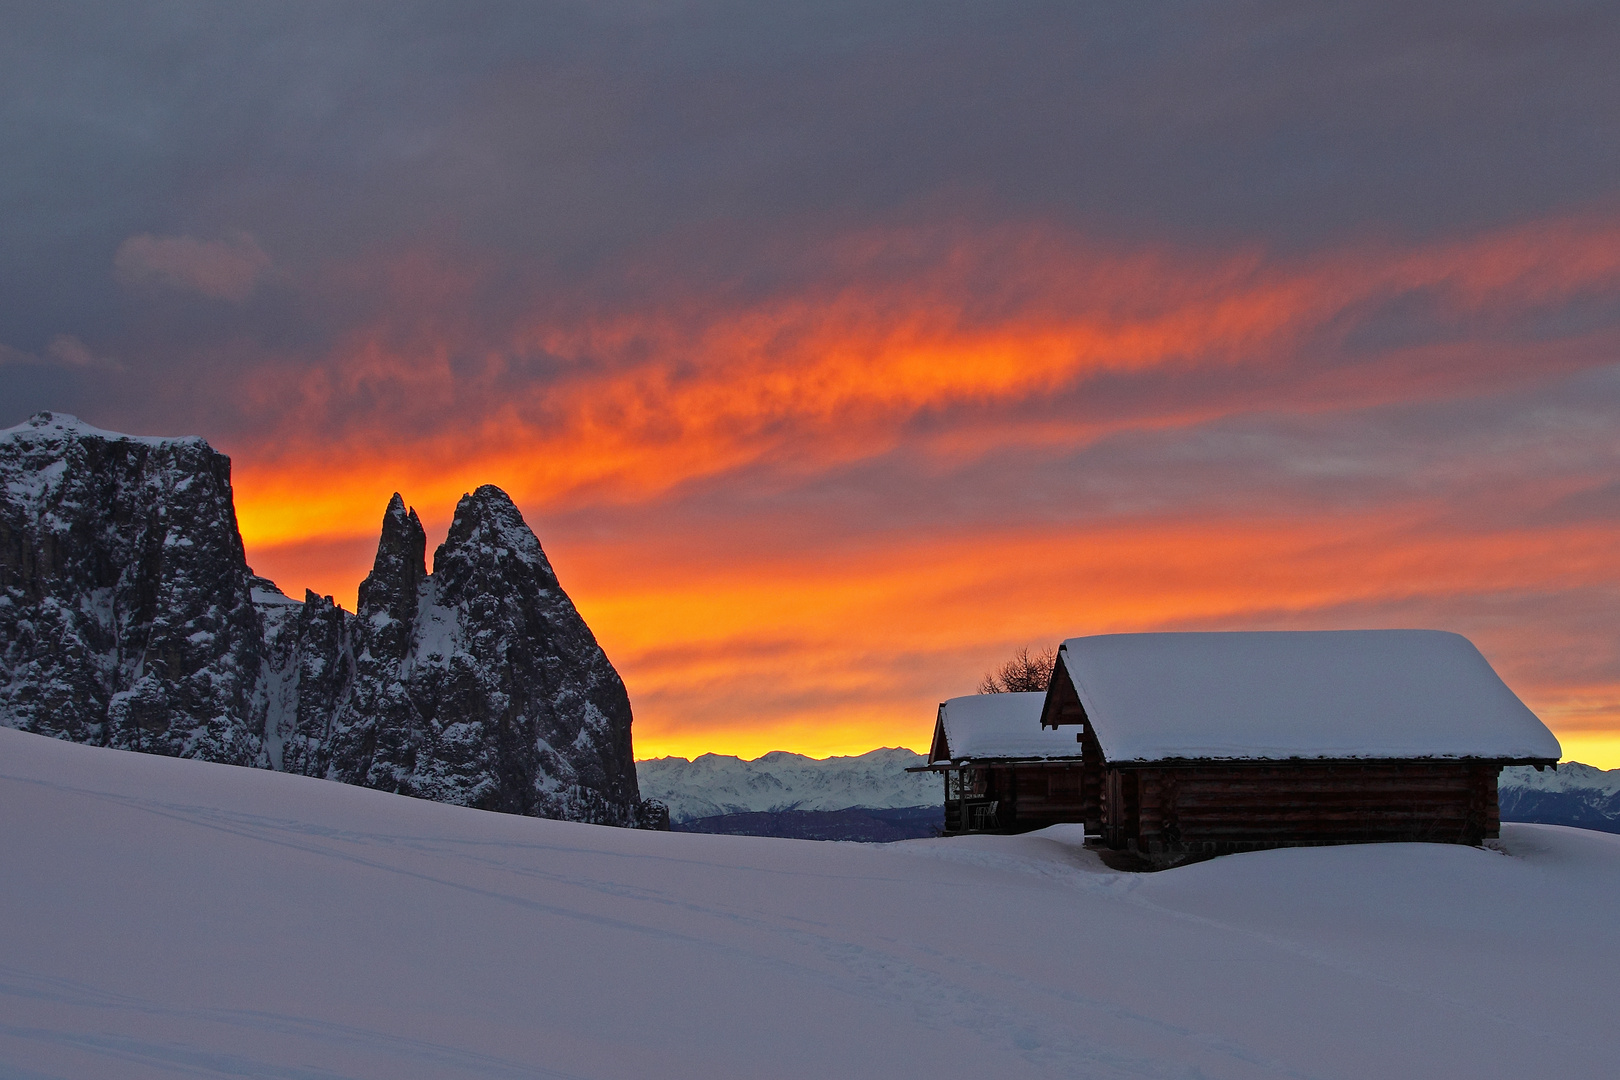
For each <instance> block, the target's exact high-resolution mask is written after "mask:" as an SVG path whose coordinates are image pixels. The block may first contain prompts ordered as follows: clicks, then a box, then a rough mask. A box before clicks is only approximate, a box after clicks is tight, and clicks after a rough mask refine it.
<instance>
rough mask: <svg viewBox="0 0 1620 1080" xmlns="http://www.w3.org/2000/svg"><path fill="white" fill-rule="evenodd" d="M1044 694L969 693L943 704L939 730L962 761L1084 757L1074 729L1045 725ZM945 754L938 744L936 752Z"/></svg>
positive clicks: (953, 754) (953, 756) (950, 756)
mask: <svg viewBox="0 0 1620 1080" xmlns="http://www.w3.org/2000/svg"><path fill="white" fill-rule="evenodd" d="M1045 702H1046V695H1045V694H1043V693H1019V694H969V695H968V696H966V697H954V698H950V699H949V700H947V701H943V702H941V703H940V706H939V721H938V723H939V726H940V727H943V728H944V731H945V742H946V746H947V747H948V748H949V750H950V753H949V754H948V755H946V756H945V757H942V758H940V760H956V759H960V758H1078V757H1079V756H1080V744H1079V743H1078V742H1076V741H1075V737H1074V735H1075V729H1074V728H1068V729H1064V728H1058V729H1056V730H1053V729H1052V728H1043V727H1041V706H1042V705H1043V704H1045ZM938 751H939V746H938V743H937V742H936V743H935V746H934V749H933V750H930V753H931V754H932V753H936V752H938Z"/></svg>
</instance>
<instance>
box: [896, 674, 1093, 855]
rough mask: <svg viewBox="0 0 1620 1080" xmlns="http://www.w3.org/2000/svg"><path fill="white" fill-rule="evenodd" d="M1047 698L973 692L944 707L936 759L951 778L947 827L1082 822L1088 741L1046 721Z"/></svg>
mask: <svg viewBox="0 0 1620 1080" xmlns="http://www.w3.org/2000/svg"><path fill="white" fill-rule="evenodd" d="M1045 701H1046V695H1045V694H1041V693H1032V694H973V695H970V696H968V697H958V698H951V699H950V700H949V701H943V702H941V703H940V706H939V715H938V719H936V720H935V722H934V739H933V742H932V743H931V744H930V746H929V750H928V764H927V765H924V766H921V767H919V768H918V769H916V770H912V771H919V772H937V773H939V774H941V775H942V776H943V777H944V781H945V832H946V834H947V835H951V834H958V833H970V832H1023V831H1026V830H1028V829H1040V828H1044V827H1045V826H1047V825H1053V824H1056V823H1058V822H1060V821H1079V820H1081V810H1082V807H1081V785H1080V765H1081V762H1080V753H1081V747H1080V744H1079V743H1078V742H1077V741H1076V739H1075V738H1074V735H1073V734H1072V733H1070V732H1058V731H1048V730H1046V729H1045V728H1043V727H1042V726H1041V707H1042V705H1043V704H1044V703H1045Z"/></svg>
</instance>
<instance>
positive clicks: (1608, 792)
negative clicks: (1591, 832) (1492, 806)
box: [1498, 761, 1620, 832]
mask: <svg viewBox="0 0 1620 1080" xmlns="http://www.w3.org/2000/svg"><path fill="white" fill-rule="evenodd" d="M1498 793H1499V795H1498V803H1499V804H1500V806H1501V809H1502V820H1503V821H1539V822H1544V823H1547V824H1551V825H1576V826H1579V827H1580V828H1583V829H1600V830H1602V831H1603V832H1620V769H1609V770H1607V771H1605V770H1603V769H1597V768H1593V767H1592V766H1591V765H1582V764H1580V763H1579V762H1576V761H1566V762H1564V763H1563V764H1561V765H1559V766H1558V771H1557V772H1554V771H1553V770H1551V769H1546V770H1543V771H1542V772H1537V771H1536V770H1535V769H1533V768H1531V767H1529V766H1518V767H1515V768H1510V769H1503V770H1502V778H1501V780H1500V781H1499V786H1498Z"/></svg>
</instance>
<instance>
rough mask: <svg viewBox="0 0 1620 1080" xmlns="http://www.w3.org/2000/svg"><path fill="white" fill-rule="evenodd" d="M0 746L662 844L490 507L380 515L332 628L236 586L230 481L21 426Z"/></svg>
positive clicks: (1, 477) (537, 563) (587, 645)
mask: <svg viewBox="0 0 1620 1080" xmlns="http://www.w3.org/2000/svg"><path fill="white" fill-rule="evenodd" d="M0 485H3V487H0V724H5V725H7V726H11V727H19V728H23V729H24V730H28V731H35V732H38V733H41V734H45V735H51V736H54V737H57V738H64V739H70V740H73V741H76V742H88V743H94V744H97V745H104V746H114V747H119V748H124V749H132V750H145V751H149V752H153V753H161V754H169V755H173V756H181V757H197V758H202V759H205V760H209V761H222V762H228V763H231V764H238V765H256V766H259V767H263V768H273V769H280V770H284V771H288V772H297V773H302V774H305V775H310V776H323V777H327V778H329V779H334V780H341V781H343V782H346V783H352V784H363V785H365V786H368V787H376V788H381V789H383V790H387V791H394V792H399V793H401V794H407V795H414V796H417V797H420V798H426V799H434V800H438V801H441V802H450V803H456V804H459V805H464V806H475V807H481V808H484V809H489V810H500V811H505V812H508V813H518V814H530V815H538V816H542V817H556V818H565V819H568V820H580V821H595V822H601V823H604V824H616V825H648V826H653V827H657V826H658V825H659V824H661V817H660V812H661V808H660V807H657V806H656V805H649V804H643V803H642V801H641V799H640V796H639V792H638V790H637V786H636V777H635V767H634V757H633V754H632V751H631V744H630V725H631V717H630V702H629V698H628V696H627V695H626V693H625V689H624V684H623V683H622V682H621V681H620V679H619V677H618V674H617V673H616V672H615V671H614V670H613V666H612V665H611V664H610V663H609V662H608V659H607V657H606V656H605V655H604V654H603V652H602V650H601V648H600V647H599V646H598V645H597V643H596V640H595V638H594V637H593V636H592V635H591V632H590V629H589V628H588V627H587V626H586V625H585V623H584V620H582V619H581V618H580V616H579V614H578V612H577V611H575V609H574V606H573V604H572V603H571V602H570V601H569V599H568V596H567V594H566V593H564V592H563V590H562V587H561V586H560V585H559V584H558V582H557V578H556V575H555V574H554V573H553V571H552V569H551V566H550V564H549V562H548V561H547V560H546V557H545V553H544V552H543V551H542V550H541V548H540V543H539V541H538V540H537V539H536V538H535V536H534V533H533V532H532V531H530V529H529V528H528V526H527V525H526V524H525V523H524V521H523V518H522V515H521V514H520V513H519V512H518V510H517V507H515V506H514V505H513V504H512V502H511V500H510V499H508V498H507V497H506V495H505V493H504V492H502V491H501V490H500V489H498V488H495V487H487V486H486V487H482V488H479V489H478V490H477V491H476V492H474V493H473V494H471V495H468V496H465V497H464V498H463V499H462V500H461V502H460V504H458V506H457V507H456V515H455V520H454V523H453V524H452V525H451V528H450V534H449V537H448V539H447V540H446V541H445V543H444V544H443V545H442V546H441V547H440V548H439V549H438V551H436V552H435V553H434V556H433V573H432V574H431V575H429V574H428V573H427V567H426V560H425V556H426V546H427V538H426V535H425V534H424V532H423V530H422V526H421V523H420V521H418V520H417V517H416V513H415V511H412V510H407V509H406V507H405V505H404V503H403V501H402V500H401V499H400V498H399V496H397V495H396V496H394V499H393V501H391V502H390V503H389V505H388V509H387V511H386V512H385V514H384V516H383V529H382V537H381V540H380V542H379V544H378V548H377V560H376V564H375V566H374V567H373V569H372V572H371V574H370V576H369V577H367V578H366V580H365V582H364V584H362V585H361V587H360V610H359V612H358V613H356V614H354V615H351V614H349V613H347V612H345V611H343V610H342V609H341V608H339V607H337V606H336V605H335V604H333V602H332V600H331V598H330V597H319V596H316V595H314V594H313V593H306V594H305V597H304V600H303V601H302V602H298V601H296V600H293V599H291V598H289V597H286V596H284V595H282V594H281V592H280V590H278V589H277V588H276V587H275V586H274V585H273V584H272V583H270V582H269V581H266V580H265V579H263V578H257V577H255V576H254V575H253V573H252V571H251V570H250V569H249V568H248V566H247V564H246V562H245V560H244V558H243V552H242V542H241V537H240V535H239V534H238V532H237V528H236V515H235V510H234V507H233V504H232V499H231V487H230V461H229V459H227V458H226V457H225V456H224V455H222V454H218V453H216V452H215V451H214V450H212V449H211V448H210V447H209V446H208V445H207V444H206V443H204V442H203V441H202V440H200V439H135V438H130V437H128V436H123V435H117V434H114V433H111V432H103V431H97V430H96V429H94V428H91V427H89V426H87V425H84V424H82V423H79V422H78V421H76V420H74V419H73V418H71V417H62V416H53V415H51V414H49V413H41V414H39V415H38V416H36V417H34V418H33V419H32V420H30V421H28V422H27V423H25V424H22V425H19V426H18V427H16V428H12V429H10V430H9V431H6V432H0Z"/></svg>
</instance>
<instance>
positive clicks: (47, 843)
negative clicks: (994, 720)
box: [0, 730, 1620, 1080]
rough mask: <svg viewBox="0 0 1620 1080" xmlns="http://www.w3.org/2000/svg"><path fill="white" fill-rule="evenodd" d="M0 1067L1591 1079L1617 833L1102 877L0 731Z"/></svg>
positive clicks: (1612, 914)
mask: <svg viewBox="0 0 1620 1080" xmlns="http://www.w3.org/2000/svg"><path fill="white" fill-rule="evenodd" d="M0 815H3V817H0V820H4V821H5V823H6V827H5V829H4V830H0V866H3V867H4V873H3V874H0V1076H5V1077H18V1078H28V1080H35V1078H40V1077H103V1076H117V1077H122V1078H129V1080H149V1078H153V1077H181V1076H184V1077H263V1078H277V1080H317V1078H320V1080H331V1078H334V1077H353V1078H361V1077H366V1078H370V1077H376V1078H388V1080H413V1078H435V1080H459V1078H470V1077H489V1078H502V1080H506V1078H518V1077H547V1078H609V1077H626V1078H629V1077H637V1078H639V1077H658V1078H661V1080H662V1078H668V1080H683V1078H693V1080H696V1078H702V1080H727V1078H750V1080H752V1078H759V1077H770V1078H772V1080H794V1078H799V1077H804V1078H814V1080H826V1078H843V1077H883V1078H895V1077H939V1076H985V1077H990V1076H994V1077H998V1078H1002V1077H1006V1078H1018V1077H1065V1078H1071V1077H1109V1078H1113V1077H1167V1078H1168V1077H1202V1078H1206V1080H1215V1078H1238V1077H1317V1078H1345V1080H1348V1078H1365V1077H1380V1078H1388V1077H1423V1078H1434V1077H1470V1078H1491V1077H1512V1078H1515V1080H1517V1078H1522V1077H1551V1076H1556V1077H1560V1078H1588V1077H1590V1078H1596V1077H1610V1076H1612V1075H1614V1062H1615V1061H1616V1060H1620V1025H1616V1024H1615V1023H1614V1016H1615V1008H1614V1002H1613V994H1612V990H1611V987H1612V984H1613V973H1614V972H1615V971H1616V970H1620V918H1617V917H1616V916H1617V915H1620V901H1617V899H1616V898H1617V897H1620V838H1617V837H1612V836H1608V835H1603V834H1597V833H1586V832H1580V831H1575V830H1566V829H1560V828H1556V827H1546V826H1509V827H1507V829H1506V830H1505V833H1506V839H1505V844H1504V846H1505V848H1506V852H1507V853H1506V854H1504V853H1500V852H1496V851H1482V850H1473V849H1468V848H1457V847H1443V846H1429V845H1380V846H1372V847H1361V848H1337V849H1334V848H1318V849H1297V850H1291V851H1274V852H1265V853H1259V854H1252V855H1238V856H1231V857H1227V858H1223V859H1218V860H1215V861H1212V862H1207V863H1202V864H1199V865H1195V866H1190V867H1184V868H1182V869H1178V870H1172V871H1168V872H1166V873H1162V874H1157V875H1151V876H1137V875H1127V874H1117V873H1112V872H1109V871H1108V870H1106V869H1105V868H1104V867H1103V866H1102V865H1101V864H1100V863H1099V862H1098V861H1097V859H1096V858H1095V857H1094V856H1093V855H1092V854H1090V853H1088V852H1085V851H1084V850H1082V849H1080V848H1079V847H1077V846H1076V843H1075V833H1074V831H1073V829H1072V827H1058V828H1056V829H1053V830H1048V831H1047V832H1044V833H1036V834H1029V835H1026V836H1021V837H966V838H957V839H947V840H934V841H912V842H907V843H903V844H896V845H886V846H869V845H856V844H817V843H810V842H801V841H790V840H769V839H756V838H748V837H728V836H709V835H692V834H680V833H676V834H670V833H653V832H641V831H631V830H623V829H609V828H602V827H597V826H590V825H583V824H576V823H569V822H558V821H547V820H541V819H535V818H523V817H516V816H510V815H502V814H491V813H485V812H481V811H476V810H469V809H464V808H460V807H454V806H446V805H443V804H436V803H430V802H425V801H417V800H412V799H408V798H404V797H400V796H396V795H390V794H386V793H383V792H378V791H373V790H368V789H364V788H357V787H349V786H345V785H338V784H329V783H323V782H321V781H317V780H312V779H307V778H304V777H299V776H293V775H287V774H282V773H274V772H269V771H263V770H252V769H240V768H232V767H228V766H222V765H212V764H207V763H203V762H197V761H187V760H177V759H172V758H159V757H153V756H148V755H140V754H130V753H125V752H120V751H115V750H106V749H98V748H92V747H86V746H79V745H73V744H68V743H61V742H54V741H50V740H47V739H44V738H42V737H40V736H35V735H28V734H24V733H20V732H15V731H8V730H0Z"/></svg>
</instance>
